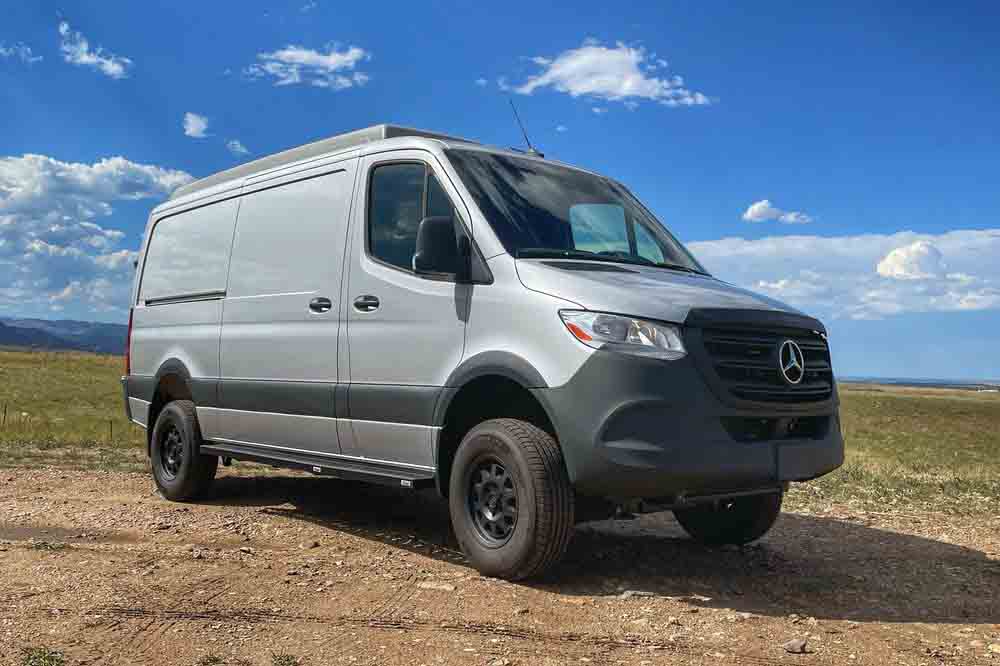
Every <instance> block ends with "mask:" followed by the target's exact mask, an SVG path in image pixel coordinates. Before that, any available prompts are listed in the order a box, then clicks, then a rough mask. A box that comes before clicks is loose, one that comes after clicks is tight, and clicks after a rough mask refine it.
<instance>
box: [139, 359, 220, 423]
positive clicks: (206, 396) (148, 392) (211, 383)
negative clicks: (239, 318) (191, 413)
mask: <svg viewBox="0 0 1000 666" xmlns="http://www.w3.org/2000/svg"><path fill="white" fill-rule="evenodd" d="M171 375H173V376H176V377H178V378H180V380H181V381H182V382H183V383H184V385H185V386H186V387H187V389H188V393H190V395H191V399H192V400H193V401H194V403H195V404H196V405H198V406H199V407H216V406H217V403H218V395H217V387H218V380H217V379H195V378H192V377H191V372H190V371H189V370H188V368H187V366H186V365H185V364H184V362H183V361H181V360H180V359H176V358H169V359H167V360H166V361H164V362H163V363H162V364H160V367H159V368H158V369H157V371H156V374H155V375H152V376H150V375H129V376H128V377H127V378H126V386H127V393H128V396H129V397H130V398H138V399H139V400H145V401H146V402H150V403H151V402H153V400H154V399H155V397H156V391H157V389H158V388H159V386H160V384H161V382H162V381H163V379H164V378H165V377H168V376H171ZM147 425H148V426H149V427H152V425H153V424H151V423H150V424H147Z"/></svg>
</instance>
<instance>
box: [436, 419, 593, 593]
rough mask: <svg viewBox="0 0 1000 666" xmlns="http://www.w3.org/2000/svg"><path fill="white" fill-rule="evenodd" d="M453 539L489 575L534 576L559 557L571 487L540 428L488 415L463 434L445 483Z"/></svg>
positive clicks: (568, 525) (569, 520) (567, 532)
mask: <svg viewBox="0 0 1000 666" xmlns="http://www.w3.org/2000/svg"><path fill="white" fill-rule="evenodd" d="M449 491H450V492H449V508H450V510H451V521H452V525H453V526H454V529H455V536H456V537H457V538H458V542H459V544H460V545H461V547H462V551H463V552H464V553H465V554H466V556H467V557H468V558H469V561H470V562H471V563H472V565H473V566H474V567H475V568H476V569H478V570H479V571H480V572H482V573H484V574H486V575H488V576H496V577H498V578H506V579H508V580H520V579H523V578H529V577H532V576H537V575H539V574H541V573H542V572H544V571H545V570H546V569H548V568H550V567H551V566H553V565H554V564H555V563H556V562H558V561H559V559H560V558H561V557H562V555H563V553H564V552H565V551H566V546H567V545H568V544H569V539H570V536H571V535H572V532H573V491H572V488H571V487H570V483H569V477H568V476H567V474H566V467H565V465H564V464H563V458H562V451H561V450H560V449H559V445H558V444H557V443H556V441H555V440H554V439H553V438H552V436H551V435H549V434H548V433H547V432H545V431H544V430H541V429H540V428H537V427H535V426H533V425H531V424H530V423H526V422H525V421H519V420H516V419H493V420H490V421H486V422H484V423H481V424H479V425H478V426H476V427H475V428H473V429H472V430H470V431H469V432H468V434H466V436H465V438H464V439H463V440H462V444H461V445H460V446H459V448H458V451H457V453H456V454H455V460H454V464H453V466H452V471H451V480H450V486H449Z"/></svg>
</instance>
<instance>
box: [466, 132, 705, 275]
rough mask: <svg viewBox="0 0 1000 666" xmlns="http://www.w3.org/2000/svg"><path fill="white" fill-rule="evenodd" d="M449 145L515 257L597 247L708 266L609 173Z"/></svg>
mask: <svg viewBox="0 0 1000 666" xmlns="http://www.w3.org/2000/svg"><path fill="white" fill-rule="evenodd" d="M446 152H447V154H448V158H449V159H450V160H451V163H452V165H453V166H454V167H455V170H456V171H457V172H458V175H459V176H460V177H461V179H462V182H463V183H465V186H466V187H467V188H468V190H469V192H470V194H472V196H473V198H474V199H475V201H476V204H477V205H478V206H479V210H480V211H481V212H482V213H483V215H484V216H485V217H486V219H487V221H488V222H489V223H490V226H491V227H492V228H493V230H494V232H495V233H496V235H497V238H499V240H500V242H501V243H503V245H504V247H505V248H506V249H507V251H508V252H510V253H511V254H513V255H514V256H515V257H542V256H549V255H556V256H569V255H570V254H572V256H573V258H580V259H585V258H588V255H590V256H591V257H592V258H593V259H595V260H605V261H607V260H614V261H618V260H621V261H631V262H634V263H649V262H650V261H655V262H656V263H665V264H671V265H675V266H680V267H683V268H687V269H690V270H694V271H698V272H703V269H702V268H701V266H700V265H699V264H698V262H697V261H695V259H694V257H692V256H691V254H690V253H689V252H688V251H687V250H686V249H684V247H683V246H682V245H681V244H680V243H679V242H678V241H677V240H676V239H675V238H674V237H673V236H672V235H670V232H668V231H667V230H666V229H665V228H664V227H663V225H661V224H660V223H659V222H658V221H657V220H656V219H655V218H653V217H652V216H651V215H650V214H649V213H648V212H647V211H646V209H645V208H644V207H643V206H642V205H641V204H640V203H639V202H638V201H637V200H636V199H635V198H634V197H633V196H632V195H631V194H630V193H629V192H628V191H627V190H626V189H624V188H623V187H621V186H620V185H618V184H617V183H614V182H613V181H611V180H608V179H607V178H602V177H600V176H596V175H593V174H589V173H585V172H583V171H578V170H576V169H571V168H568V167H564V166H561V165H558V164H553V163H552V162H547V161H544V160H540V159H529V158H522V157H516V156H512V155H503V154H497V153H490V152H486V151H480V150H464V149H462V150H455V149H452V150H448V151H446ZM640 242H641V243H642V247H641V248H640V246H639V244H640ZM595 253H596V254H595Z"/></svg>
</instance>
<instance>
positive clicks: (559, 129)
mask: <svg viewBox="0 0 1000 666" xmlns="http://www.w3.org/2000/svg"><path fill="white" fill-rule="evenodd" d="M556 131H557V132H568V131H569V128H568V127H566V126H565V125H556Z"/></svg>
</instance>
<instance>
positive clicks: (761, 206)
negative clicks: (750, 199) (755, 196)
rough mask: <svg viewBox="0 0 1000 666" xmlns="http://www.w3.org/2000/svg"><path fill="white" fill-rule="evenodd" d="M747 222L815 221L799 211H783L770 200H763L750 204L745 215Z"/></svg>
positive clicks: (798, 222) (744, 218)
mask: <svg viewBox="0 0 1000 666" xmlns="http://www.w3.org/2000/svg"><path fill="white" fill-rule="evenodd" d="M743 220H744V221H746V222H767V221H769V220H775V221H778V222H782V223H784V224H809V223H810V222H812V221H813V218H812V217H811V216H810V215H806V214H805V213H803V212H801V211H797V210H782V209H780V208H778V207H776V206H774V205H773V204H772V203H771V201H770V199H761V200H760V201H755V202H754V203H752V204H750V207H749V208H747V209H746V211H744V213H743Z"/></svg>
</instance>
